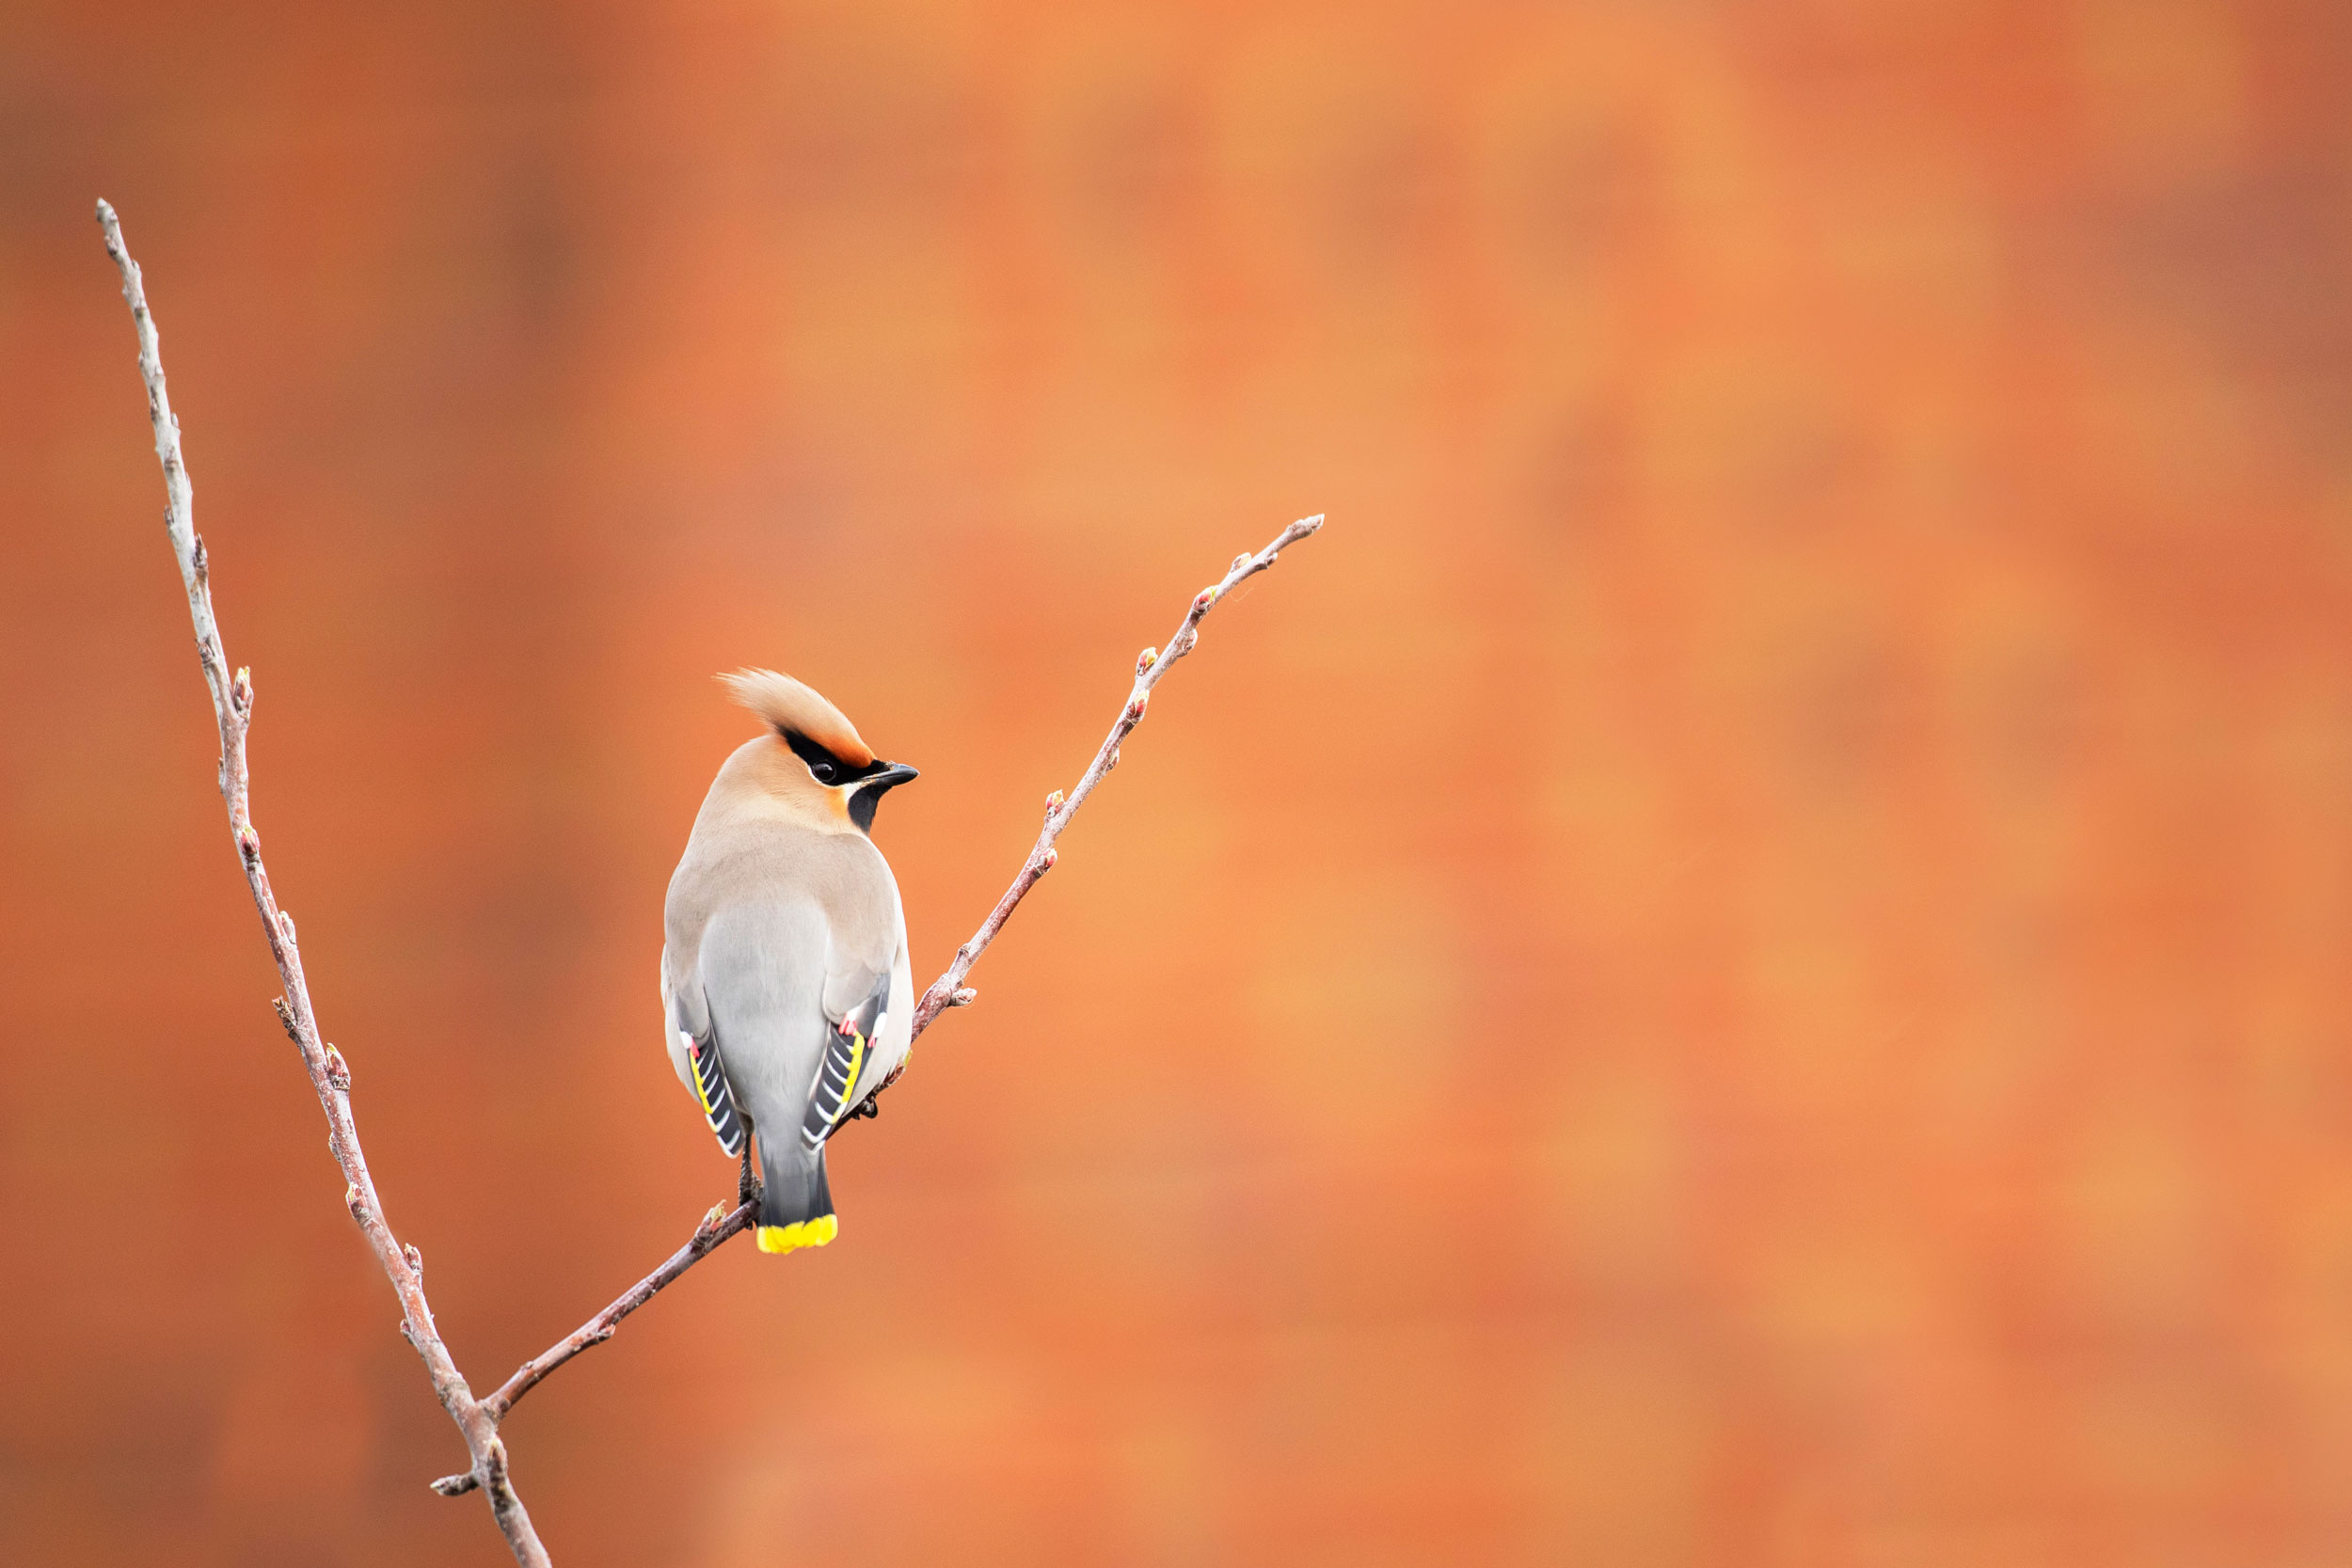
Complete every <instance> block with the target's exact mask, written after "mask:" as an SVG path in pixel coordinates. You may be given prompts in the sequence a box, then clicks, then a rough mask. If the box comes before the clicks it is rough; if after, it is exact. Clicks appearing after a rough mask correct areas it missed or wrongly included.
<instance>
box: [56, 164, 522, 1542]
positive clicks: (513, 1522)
mask: <svg viewBox="0 0 2352 1568" xmlns="http://www.w3.org/2000/svg"><path fill="white" fill-rule="evenodd" d="M98 223H99V227H100V228H101V229H102V230H103V231H104V233H105V236H106V254H107V255H109V256H111V257H113V258H114V261H115V266H116V267H117V268H118V269H119V271H120V272H121V274H122V297H123V298H124V299H125V300H127V301H129V303H130V306H131V321H132V324H133V325H135V327H136V328H137V331H138V341H139V374H140V376H141V378H142V379H144V380H145V381H146V383H147V410H148V414H149V417H150V418H151V420H153V422H154V426H155V455H156V457H157V458H158V459H160V460H161V461H162V463H163V466H164V531H166V532H167V533H168V534H169V535H170V536H171V551H172V554H173V556H174V557H176V558H177V559H178V561H179V562H180V580H181V582H182V584H183V586H184V587H185V588H186V590H187V594H188V614H189V617H190V618H191V620H193V621H194V623H195V626H196V651H197V657H198V660H199V662H200V663H201V664H202V665H203V667H204V684H205V685H206V687H208V688H209V689H211V691H212V696H213V717H214V719H215V721H216V722H217V723H218V725H219V729H220V793H221V797H222V799H223V800H226V801H227V802H228V805H229V827H230V834H231V836H232V837H233V839H234V840H235V843H236V846H237V855H238V859H239V860H241V861H242V862H243V863H244V864H245V879H246V884H247V885H248V886H250V887H251V888H252V890H253V904H254V908H255V909H257V910H259V911H261V916H262V933H263V934H264V935H265V936H266V937H267V938H268V939H269V948H270V956H271V957H272V958H275V959H277V961H278V978H279V979H280V980H281V981H282V982H284V985H285V995H284V997H283V998H281V999H280V1000H279V1001H278V1019H279V1021H280V1022H283V1023H284V1025H285V1027H286V1033H287V1034H288V1035H289V1036H291V1037H293V1039H294V1046H295V1048H296V1049H297V1050H298V1051H300V1052H301V1053H302V1065H303V1067H304V1068H305V1069H308V1070H309V1072H310V1086H311V1087H312V1088H313V1089H315V1090H316V1091H317V1093H318V1097H319V1105H320V1107H321V1108H322V1109H323V1110H325V1111H326V1134H327V1147H328V1148H329V1149H330V1150H331V1151H332V1152H333V1154H334V1156H335V1163H336V1164H338V1165H341V1166H342V1172H343V1179H344V1180H345V1182H346V1186H345V1187H344V1189H343V1201H344V1203H345V1204H347V1205H348V1206H349V1208H350V1210H351V1217H352V1218H353V1219H355V1220H357V1221H358V1224H359V1228H360V1230H361V1232H362V1233H364V1234H365V1235H366V1237H367V1240H368V1245H369V1246H370V1247H371V1248H373V1250H374V1252H375V1260H376V1261H377V1262H378V1263H379V1264H381V1265H382V1266H383V1269H384V1275H385V1277H386V1278H388V1279H389V1280H390V1281H391V1283H392V1290H393V1292H394V1293H395V1294H396V1295H398V1296H399V1298H400V1314H401V1332H402V1333H403V1334H405V1335H406V1336H407V1338H408V1342H409V1343H410V1344H411V1345H414V1346H415V1347H416V1350H417V1354H418V1355H419V1356H420V1357H421V1358H422V1360H423V1362H424V1367H425V1371H426V1372H427V1373H428V1374H429V1375H430V1376H431V1377H432V1380H433V1391H434V1392H435V1393H436V1394H437V1395H438V1396H439V1397H440V1401H441V1408H443V1409H444V1410H446V1411H448V1412H449V1416H450V1419H451V1420H453V1421H454V1422H456V1423H457V1430H458V1432H459V1433H460V1434H461V1435H463V1436H464V1438H465V1440H466V1451H467V1452H468V1453H469V1455H471V1456H472V1459H473V1465H472V1468H471V1470H470V1471H469V1475H470V1476H471V1477H472V1478H473V1480H474V1483H475V1484H476V1485H478V1486H481V1487H483V1488H484V1489H485V1491H487V1492H488V1493H489V1496H490V1512H491V1513H492V1514H493V1515H494V1516H495V1517H496V1518H497V1520H498V1526H499V1528H500V1529H501V1531H502V1532H504V1534H505V1536H506V1544H508V1545H509V1546H510V1547H512V1548H513V1549H514V1553H515V1560H516V1562H519V1563H521V1564H523V1565H524V1568H547V1563H548V1553H547V1548H546V1547H545V1546H542V1545H541V1544H539V1536H538V1533H537V1532H536V1531H535V1530H533V1529H532V1527H531V1515H530V1514H529V1513H527V1512H525V1510H524V1508H523V1504H522V1499H521V1498H520V1497H516V1495H515V1488H514V1485H513V1483H512V1482H511V1481H508V1479H507V1474H506V1449H505V1446H504V1445H503V1444H502V1443H501V1442H500V1440H499V1435H498V1421H497V1418H495V1417H494V1416H492V1415H491V1413H490V1412H489V1411H487V1410H485V1409H484V1408H483V1406H482V1404H481V1403H480V1402H477V1401H476V1400H475V1399H474V1397H473V1392H472V1390H471V1389H469V1388H468V1387H467V1386H466V1380H465V1378H464V1377H463V1376H462V1375H460V1374H459V1372H458V1370H457V1364H456V1362H455V1361H454V1360H453V1359H452V1358H451V1356H450V1354H449V1347H448V1346H446V1345H444V1344H443V1343H442V1342H441V1337H440V1335H439V1333H438V1332H437V1331H436V1330H435V1328H434V1326H433V1309H432V1307H430V1306H429V1305H428V1304H427V1303H426V1301H425V1297H424V1264H423V1259H421V1257H420V1256H419V1254H418V1252H417V1250H416V1248H414V1247H403V1246H402V1245H401V1244H400V1243H399V1242H398V1241H397V1240H396V1239H395V1238H394V1237H393V1235H392V1227H391V1222H390V1221H389V1220H388V1219H386V1218H385V1215H384V1204H383V1200H382V1199H380V1198H379V1197H377V1196H376V1192H375V1182H374V1180H373V1178H371V1177H370V1176H369V1175H368V1163H367V1158H366V1156H365V1155H364V1154H362V1153H361V1152H360V1148H359V1130H358V1127H357V1126H356V1125H355V1124H354V1122H353V1120H352V1115H351V1069H350V1068H349V1066H348V1065H347V1064H345V1062H344V1061H343V1058H342V1053H341V1052H339V1051H337V1050H336V1049H335V1048H334V1047H333V1046H331V1045H329V1044H327V1043H326V1041H325V1039H323V1038H322V1037H320V1034H319V1026H318V1018H317V1015H316V1014H314V1013H313V1012H312V1011H311V1008H310V987H309V986H308V985H307V984H305V983H304V980H303V975H302V950H301V948H300V947H299V946H297V945H296V943H295V941H294V917H293V916H292V915H290V914H288V913H287V912H286V911H283V910H281V909H279V908H278V899H277V896H276V895H274V894H273V893H272V892H271V891H270V881H269V872H268V871H267V870H266V869H265V868H264V867H263V865H262V839H261V835H260V834H259V833H257V832H255V831H254V828H253V811H252V777H251V775H250V773H249V772H248V771H247V769H246V746H245V742H246V732H247V731H249V730H250V729H251V728H252V724H253V677H252V675H251V673H249V672H247V671H245V670H239V671H238V672H237V673H235V675H233V676H231V675H230V674H228V673H227V672H228V668H229V659H228V656H227V654H226V653H224V652H223V651H222V648H221V641H220V626H219V623H218V622H217V621H216V620H215V618H214V615H213V594H212V583H211V567H210V561H209V559H208V557H207V555H206V553H205V549H204V542H203V541H202V540H201V539H199V538H198V537H197V534H196V525H195V520H194V516H193V505H194V495H193V492H192V488H191V486H190V485H189V483H188V469H187V463H186V461H185V460H184V459H183V457H182V455H181V452H180V421H179V420H177V419H176V418H174V417H173V415H172V412H171V400H170V398H169V396H168V395H167V393H166V391H165V388H164V365H163V358H162V355H161V352H160V350H159V349H158V347H157V344H156V334H155V319H154V317H153V316H152V315H151V313H150V312H149V310H148V309H147V293H146V290H145V289H144V288H143V287H142V286H141V284H140V280H139V267H138V263H137V262H136V261H132V260H131V253H130V252H129V251H128V250H126V249H124V248H123V244H122V228H121V225H120V224H119V223H118V222H117V221H116V219H115V210H114V209H113V208H112V207H110V206H108V205H107V204H106V203H105V202H103V201H101V202H100V203H99V204H98Z"/></svg>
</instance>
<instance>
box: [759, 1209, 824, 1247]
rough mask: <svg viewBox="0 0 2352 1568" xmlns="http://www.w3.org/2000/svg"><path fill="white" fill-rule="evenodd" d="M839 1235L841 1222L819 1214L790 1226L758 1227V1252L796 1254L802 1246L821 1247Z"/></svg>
mask: <svg viewBox="0 0 2352 1568" xmlns="http://www.w3.org/2000/svg"><path fill="white" fill-rule="evenodd" d="M839 1234H841V1222H840V1221H839V1220H837V1219H835V1218H834V1216H833V1215H831V1214H819V1215H818V1216H817V1217H816V1218H815V1219H813V1220H798V1221H795V1222H794V1223H793V1224H790V1225H763V1226H761V1227H759V1250H760V1251H762V1252H774V1253H786V1252H798V1251H799V1250H800V1249H801V1248H803V1247H804V1246H823V1245H824V1244H825V1243H827V1242H830V1241H832V1240H833V1239H834V1237H835V1236H838V1235H839Z"/></svg>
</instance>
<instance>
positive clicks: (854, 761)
mask: <svg viewBox="0 0 2352 1568" xmlns="http://www.w3.org/2000/svg"><path fill="white" fill-rule="evenodd" d="M719 678H720V679H721V680H722V681H724V682H725V683H726V687H727V689H728V691H729V692H731V693H732V694H733V695H734V697H735V700H736V701H737V702H739V703H740V704H742V705H744V706H745V707H747V708H750V709H751V710H752V711H753V712H754V713H756V714H758V715H759V716H760V717H761V718H762V719H765V720H767V721H768V722H770V723H771V724H773V725H774V726H775V727H776V728H777V729H778V730H780V731H782V732H784V733H786V734H787V735H797V736H803V737H805V738H807V739H810V740H813V741H815V742H816V743H817V744H818V745H819V746H822V747H823V748H824V749H825V750H826V751H828V752H832V753H833V754H834V756H836V757H839V758H840V759H841V760H842V761H843V762H846V763H848V764H849V765H850V767H852V768H864V767H866V765H867V764H868V763H870V762H872V761H873V760H874V752H873V750H872V749H871V748H870V747H868V746H867V745H866V742H865V741H863V740H861V739H859V738H858V733H857V726H856V725H854V724H852V723H850V721H849V720H848V719H846V718H844V717H842V713H841V710H840V709H839V708H837V707H835V706H834V705H832V704H831V703H829V702H827V701H825V699H824V698H822V697H820V696H818V694H817V693H816V692H815V691H814V690H812V689H809V688H808V687H806V686H804V685H803V684H802V683H801V682H799V681H796V680H794V679H793V678H792V677H791V676H789V675H786V674H779V673H777V672H775V671H773V670H738V671H737V672H735V673H733V674H731V675H721V676H720V677H719Z"/></svg>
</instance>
